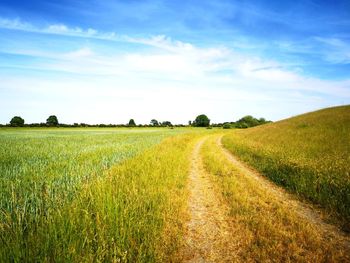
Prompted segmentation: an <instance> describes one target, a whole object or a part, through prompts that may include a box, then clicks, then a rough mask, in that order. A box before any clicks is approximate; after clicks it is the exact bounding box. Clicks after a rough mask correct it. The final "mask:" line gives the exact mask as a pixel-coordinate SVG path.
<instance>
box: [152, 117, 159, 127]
mask: <svg viewBox="0 0 350 263" xmlns="http://www.w3.org/2000/svg"><path fill="white" fill-rule="evenodd" d="M151 124H152V125H153V126H159V122H158V121H157V120H156V119H152V120H151Z"/></svg>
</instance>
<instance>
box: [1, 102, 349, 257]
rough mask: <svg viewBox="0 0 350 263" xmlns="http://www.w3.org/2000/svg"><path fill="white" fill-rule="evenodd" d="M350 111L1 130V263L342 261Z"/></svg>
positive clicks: (346, 239) (345, 245) (345, 236)
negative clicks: (238, 125) (239, 125)
mask: <svg viewBox="0 0 350 263" xmlns="http://www.w3.org/2000/svg"><path fill="white" fill-rule="evenodd" d="M349 109H350V107H338V108H331V109H325V110H321V111H318V112H314V113H309V114H305V115H300V116H297V117H294V118H291V119H287V120H283V121H280V122H277V123H272V124H266V125H262V126H259V127H255V128H249V129H242V130H239V129H227V130H226V129H218V128H217V129H205V128H189V127H188V128H174V129H169V128H4V129H1V130H0V145H1V148H0V173H1V178H0V187H1V193H0V194H1V196H0V205H1V206H0V219H1V225H0V236H1V239H0V261H4V262H23V261H28V262H102V261H103V262H183V261H185V262H186V261H196V260H197V261H199V260H206V261H212V262H221V261H226V262H252V261H260V262H265V261H273V262H281V261H283V262H288V261H293V262H310V261H316V262H337V261H349V260H350V258H349V255H348V253H347V251H348V250H349V244H350V239H349V236H348V234H346V233H345V232H343V231H341V230H340V228H341V227H343V229H346V226H347V223H348V222H349V221H348V220H349V219H348V218H349V217H348V213H349V207H348V204H349V202H348V199H347V198H348V197H349V189H350V187H349V181H350V180H349V178H348V175H349V170H348V169H349V167H348V165H347V163H348V162H349V154H348V153H349V141H350V138H349V134H350V133H349V119H348V118H349V117H348V116H350V114H349ZM329 218H333V219H332V220H329ZM330 221H331V223H330Z"/></svg>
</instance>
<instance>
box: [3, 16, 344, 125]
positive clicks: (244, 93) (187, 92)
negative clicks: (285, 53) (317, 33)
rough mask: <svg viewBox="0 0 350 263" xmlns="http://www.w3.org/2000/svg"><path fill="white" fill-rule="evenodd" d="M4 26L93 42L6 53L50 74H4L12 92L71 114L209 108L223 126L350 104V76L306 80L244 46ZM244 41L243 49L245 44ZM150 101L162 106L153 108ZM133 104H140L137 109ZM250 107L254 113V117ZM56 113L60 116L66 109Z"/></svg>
mask: <svg viewBox="0 0 350 263" xmlns="http://www.w3.org/2000/svg"><path fill="white" fill-rule="evenodd" d="M0 28H5V29H12V30H19V31H26V32H33V33H38V34H46V35H50V37H52V39H53V40H55V41H57V42H58V45H59V43H60V42H59V41H60V38H59V37H57V36H71V37H72V38H73V39H75V40H76V37H79V38H86V39H88V40H89V41H85V39H84V41H81V42H79V44H75V45H74V47H69V46H68V47H66V48H65V49H64V50H62V49H55V48H52V47H51V46H49V47H46V46H44V47H43V46H35V45H33V46H32V47H31V48H27V47H22V48H16V47H14V48H13V49H12V50H11V51H8V50H2V52H3V53H6V52H7V53H11V54H13V55H14V56H15V55H16V54H17V55H27V56H31V57H35V58H40V59H37V60H33V61H32V62H31V64H30V65H26V68H25V70H26V72H27V71H29V70H30V69H33V70H36V71H40V70H41V71H42V72H44V73H42V74H41V75H40V77H34V76H30V74H27V75H26V76H21V77H20V78H18V77H17V76H16V74H15V73H13V75H11V74H1V73H0V76H1V79H2V84H1V85H2V86H1V88H2V90H3V91H6V92H9V93H10V92H13V91H14V90H18V89H19V90H20V91H21V92H20V93H21V94H22V93H23V94H34V95H35V96H34V97H41V98H42V99H43V100H45V101H47V100H46V98H49V99H48V101H54V100H55V98H54V97H56V98H59V100H60V101H61V102H62V101H63V102H65V101H68V102H69V101H70V100H72V101H71V104H69V103H68V102H67V103H68V104H69V105H68V104H67V105H68V106H67V108H68V109H70V110H69V111H73V110H72V109H74V107H75V105H74V102H75V101H76V100H79V101H80V100H81V101H85V102H84V103H87V104H89V105H93V108H95V109H98V111H100V109H101V114H102V115H103V112H104V111H105V110H106V108H108V109H109V108H110V109H112V108H113V107H116V108H114V110H115V111H120V112H122V111H125V109H128V111H129V112H130V114H131V113H132V114H134V116H138V118H141V119H142V118H146V117H147V116H150V115H152V114H153V115H156V114H159V116H160V117H161V118H166V114H170V113H169V111H168V112H166V113H164V114H162V113H159V112H160V111H162V109H163V108H164V109H166V108H169V107H170V108H172V109H174V110H172V111H171V112H172V113H171V114H170V115H168V116H169V117H170V118H173V119H174V120H176V121H177V122H186V118H187V117H186V116H188V114H196V111H202V110H203V111H205V110H208V111H210V113H211V114H213V115H214V116H213V119H214V120H216V121H225V120H227V119H228V118H230V117H229V115H230V114H232V112H233V111H235V112H237V114H247V113H254V112H255V113H259V115H260V116H262V115H265V117H268V118H272V119H277V118H280V117H282V115H281V114H279V113H278V112H275V111H274V109H270V110H269V111H268V107H265V108H263V109H262V108H261V105H265V106H266V105H267V106H269V105H270V106H271V105H273V104H279V105H280V106H279V108H283V107H284V105H283V103H285V104H286V105H289V107H292V106H293V105H298V107H299V106H300V105H304V106H300V107H299V108H298V109H295V111H294V112H296V111H297V110H302V109H304V110H307V109H308V108H307V107H309V105H313V107H315V105H320V106H327V105H330V104H331V103H333V102H334V101H337V102H339V101H340V100H342V99H345V100H346V101H349V100H350V79H345V80H337V81H335V80H321V79H318V78H316V77H310V76H305V74H304V73H303V70H302V68H300V67H295V66H291V64H289V63H284V62H282V61H279V60H278V59H271V58H266V57H264V56H259V55H256V54H253V53H246V52H241V51H240V49H241V48H242V47H241V46H237V45H224V44H220V45H210V46H203V45H201V46H200V45H198V44H196V43H192V42H191V43H189V42H185V41H179V40H176V38H171V37H169V36H166V35H155V36H149V37H145V36H144V37H135V36H132V35H119V34H118V33H116V32H101V31H98V30H96V29H93V28H81V27H69V26H67V25H65V24H51V25H46V26H41V27H39V26H34V25H33V24H30V23H26V22H23V21H21V20H19V19H15V20H8V19H4V18H0ZM51 35H52V36H51ZM96 39H99V40H101V39H102V40H107V41H102V42H103V44H100V43H99V42H101V41H94V40H96ZM316 42H318V43H321V44H322V45H324V46H326V47H330V49H331V50H332V52H333V53H332V54H333V56H332V57H329V58H328V59H329V60H331V61H334V62H336V63H345V61H347V60H349V57H347V56H348V55H346V54H347V53H346V52H348V46H347V44H346V43H345V42H344V41H342V40H340V39H335V38H334V39H327V38H314V39H313V42H312V43H313V44H315V43H316ZM240 43H241V44H240V45H243V47H244V43H245V42H240ZM247 43H248V42H247ZM290 43H291V42H290ZM122 45H128V46H132V48H128V49H126V50H124V51H123V52H120V51H119V47H120V46H122ZM311 46H312V45H311ZM106 47H107V48H108V52H106V50H105V48H106ZM281 48H284V49H286V50H287V49H290V50H292V49H295V46H293V44H288V42H285V43H284V44H283V45H282V44H281ZM248 49H254V43H250V45H249V47H248ZM306 49H307V48H305V49H304V50H306ZM0 51H1V50H0ZM337 52H338V53H337ZM334 54H337V56H339V59H338V58H336V57H337V56H335V55H334ZM341 54H343V58H342V59H340V55H341ZM344 54H345V58H344ZM349 56H350V55H349ZM0 62H1V61H0ZM7 65H8V66H10V67H15V65H13V64H11V65H10V64H6V62H2V65H1V66H3V67H5V68H6V66H7ZM47 72H50V73H51V75H50V76H49V77H47V76H46V73H47ZM28 75H29V76H28ZM3 91H2V92H3ZM0 92H1V91H0ZM32 96H33V95H32ZM96 100H98V101H101V102H96ZM135 101H136V102H137V103H136V102H135ZM148 101H156V102H157V103H156V104H155V105H152V106H149V103H148ZM311 102H312V103H311ZM81 103H82V105H84V103H83V102H81ZM128 103H129V104H130V105H133V106H134V107H136V106H137V107H136V108H135V109H133V108H132V107H131V106H130V105H128ZM136 104H137V105H136ZM65 105H66V104H65ZM114 105H118V106H114ZM178 105H181V109H177V110H175V108H176V107H177V106H178ZM259 105H260V108H259V107H258V106H259ZM123 107H124V108H123ZM310 107H311V106H310ZM177 108H178V107H177ZM208 108H209V109H208ZM136 109H138V110H139V111H141V112H142V114H140V113H138V112H137V110H136ZM142 109H147V110H142ZM219 109H221V110H219ZM250 109H252V112H249V110H250ZM53 110H57V111H59V110H60V107H59V105H56V108H55V109H53ZM61 111H62V112H63V110H61ZM143 111H148V112H143ZM157 112H158V113H157ZM62 114H63V113H62ZM65 114H66V115H65V116H67V121H70V120H71V119H70V118H71V117H70V115H69V113H68V110H67V112H66V113H65ZM137 114H139V115H137ZM143 114H144V115H143ZM179 114H180V115H179ZM215 114H216V115H215ZM269 114H270V115H269ZM285 116H286V115H284V116H283V117H285ZM97 117H98V116H97V115H96V121H98V119H97ZM112 117H113V116H112V114H110V116H109V117H108V118H109V119H106V120H102V121H106V122H108V121H111V120H112ZM155 117H156V116H155ZM147 118H148V117H147ZM225 118H226V119H225ZM84 121H86V120H84ZM87 122H89V121H87ZM90 122H93V121H90Z"/></svg>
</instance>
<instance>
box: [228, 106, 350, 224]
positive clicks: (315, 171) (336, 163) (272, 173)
mask: <svg viewBox="0 0 350 263" xmlns="http://www.w3.org/2000/svg"><path fill="white" fill-rule="evenodd" d="M223 144H224V146H225V147H226V148H228V149H229V150H230V151H231V152H233V153H234V154H235V155H237V156H238V157H239V158H241V159H242V160H243V161H245V162H247V163H249V164H250V165H252V166H253V167H255V168H256V169H257V170H259V171H260V172H262V173H263V174H264V175H266V176H267V177H269V178H270V179H271V180H272V181H274V182H275V183H277V184H279V185H282V186H284V187H286V188H287V189H288V190H290V191H292V192H294V193H296V194H298V195H300V196H302V197H305V198H307V199H309V200H311V201H313V202H315V203H317V204H320V205H322V206H324V207H326V208H328V209H329V210H331V211H333V212H336V213H338V214H339V215H340V216H341V217H342V218H343V219H344V223H345V224H344V225H345V226H346V228H349V221H350V220H349V219H350V165H349V164H350V106H340V107H334V108H327V109H323V110H319V111H315V112H311V113H306V114H303V115H299V116H296V117H293V118H289V119H286V120H282V121H279V122H276V123H272V124H268V125H263V126H258V127H254V128H250V129H246V130H235V131H233V132H232V133H230V134H228V135H226V136H225V137H224V138H223Z"/></svg>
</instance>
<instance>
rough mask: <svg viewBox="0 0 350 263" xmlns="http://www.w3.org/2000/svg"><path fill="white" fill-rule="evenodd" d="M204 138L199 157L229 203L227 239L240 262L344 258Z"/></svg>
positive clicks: (332, 242)
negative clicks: (229, 233)
mask: <svg viewBox="0 0 350 263" xmlns="http://www.w3.org/2000/svg"><path fill="white" fill-rule="evenodd" d="M216 140H217V136H214V137H212V138H210V139H209V140H207V141H206V142H205V144H204V145H203V147H202V150H201V155H202V158H203V164H204V166H205V169H206V170H207V171H208V173H209V174H210V175H211V179H212V180H213V182H214V183H215V185H217V186H218V189H221V191H222V195H223V197H224V198H225V199H226V201H227V202H228V205H229V207H230V218H231V220H232V226H233V229H232V230H231V231H232V232H231V234H232V239H233V241H232V242H234V243H235V246H236V248H237V249H236V251H235V253H237V255H238V257H239V259H240V260H239V261H240V262H347V261H348V260H350V258H349V255H348V254H347V252H348V251H347V248H345V247H344V246H343V244H342V243H341V241H339V240H337V239H336V238H333V237H330V236H328V234H327V235H326V234H325V233H323V232H322V231H320V230H319V229H318V228H317V227H316V225H315V224H312V223H310V222H309V221H308V220H305V218H303V217H300V216H299V215H298V213H297V212H298V211H295V208H293V207H292V206H291V205H290V204H289V203H288V202H287V203H286V202H285V200H283V199H281V197H280V196H279V195H276V194H274V193H273V192H272V191H271V190H270V189H267V188H266V187H263V186H261V185H260V182H259V181H257V180H255V179H253V178H251V177H249V175H246V174H244V173H243V172H242V171H241V170H239V169H237V168H236V167H235V165H233V164H232V163H231V162H230V161H229V160H228V159H227V157H226V156H225V155H224V154H223V151H222V150H221V149H220V148H219V147H218V145H217V143H216Z"/></svg>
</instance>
